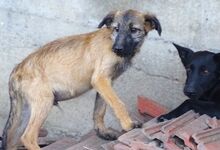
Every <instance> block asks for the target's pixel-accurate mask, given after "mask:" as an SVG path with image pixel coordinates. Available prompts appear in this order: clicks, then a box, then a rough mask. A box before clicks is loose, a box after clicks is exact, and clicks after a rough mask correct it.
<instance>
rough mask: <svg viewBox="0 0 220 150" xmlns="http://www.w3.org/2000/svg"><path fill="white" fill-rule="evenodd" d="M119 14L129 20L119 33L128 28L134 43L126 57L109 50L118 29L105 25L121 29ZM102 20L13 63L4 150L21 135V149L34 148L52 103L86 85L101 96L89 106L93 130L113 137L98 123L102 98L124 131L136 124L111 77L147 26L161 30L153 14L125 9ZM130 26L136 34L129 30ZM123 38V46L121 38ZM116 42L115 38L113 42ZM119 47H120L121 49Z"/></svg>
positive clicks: (10, 148) (135, 48)
mask: <svg viewBox="0 0 220 150" xmlns="http://www.w3.org/2000/svg"><path fill="white" fill-rule="evenodd" d="M109 19H110V20H109ZM123 19H127V20H126V22H130V24H129V25H131V23H132V24H133V26H135V27H133V29H130V28H129V29H128V30H127V31H125V33H126V32H129V33H130V32H132V33H131V35H130V34H129V35H128V34H127V36H130V37H131V39H133V40H136V41H137V42H138V43H137V44H136V45H135V46H133V47H132V46H131V47H132V48H133V50H132V51H134V52H132V55H131V54H130V53H129V54H126V56H125V55H124V53H123V52H120V53H118V52H116V51H114V50H115V49H114V48H113V45H114V44H115V43H116V42H117V41H118V40H121V39H119V38H117V37H118V36H121V35H122V33H120V32H119V31H118V29H116V28H115V27H113V26H111V25H113V24H118V25H119V24H121V25H120V29H121V30H122V28H121V27H126V24H123V23H126V22H123V21H124V20H123ZM103 25H106V26H107V27H104V28H102V29H99V30H97V31H95V32H91V33H87V34H82V35H74V36H69V37H65V38H61V39H58V40H55V41H52V42H50V43H48V44H46V45H45V46H43V47H42V48H39V49H38V50H37V51H36V52H34V53H32V54H30V55H29V56H28V57H27V58H25V59H24V60H23V61H22V62H21V63H20V64H18V65H17V66H16V67H15V68H14V70H13V71H12V73H11V76H10V81H9V94H10V99H11V110H10V116H9V119H8V121H7V124H6V127H5V130H4V134H3V148H4V149H6V150H15V149H16V145H17V143H18V141H19V140H21V141H22V143H23V144H24V145H25V147H26V148H27V149H29V150H39V149H40V147H39V146H38V144H37V138H38V132H39V129H40V127H41V126H42V124H43V122H44V121H45V119H46V117H47V115H48V113H49V111H50V110H51V107H52V106H53V104H54V103H57V102H58V101H61V100H68V99H71V98H74V97H76V96H78V95H81V94H82V93H84V92H86V91H88V90H90V89H91V88H94V89H95V90H96V91H97V92H98V93H99V94H100V95H101V97H102V98H103V99H104V101H103V100H102V99H101V100H100V98H98V97H99V96H97V100H96V106H95V110H94V121H95V128H96V130H97V133H98V135H100V136H101V137H103V138H105V139H114V138H116V137H117V136H118V135H117V133H116V132H114V131H113V130H111V129H107V128H105V126H104V121H103V117H104V114H105V108H106V104H105V103H107V104H108V105H110V107H111V108H112V109H113V110H114V112H115V115H116V117H117V118H118V119H119V120H120V123H121V126H122V128H123V129H124V130H125V131H128V130H131V129H132V128H133V127H136V126H137V124H135V123H134V122H132V120H131V118H130V117H129V114H128V112H127V111H126V108H125V105H124V104H123V102H122V101H121V100H120V99H119V97H118V96H117V94H116V93H115V91H114V90H113V88H112V79H114V78H116V77H117V76H118V75H120V74H121V72H123V71H124V70H125V69H126V68H127V66H128V65H129V64H130V60H131V58H132V57H133V54H135V53H136V52H137V51H138V50H139V48H140V46H141V44H142V43H143V39H144V36H145V35H146V33H147V32H148V31H150V30H152V29H156V30H158V32H159V33H160V32H161V27H160V24H159V21H158V20H157V19H156V17H155V16H153V15H149V14H142V13H140V12H137V11H133V10H128V11H125V12H115V13H111V15H107V16H106V17H105V18H104V19H103V21H102V22H101V24H100V26H99V27H102V26H103ZM120 29H119V30H120ZM135 29H136V30H137V32H136V33H134V31H130V30H135ZM123 33H124V32H123ZM143 34H144V35H143ZM114 37H115V38H114ZM117 39H118V40H117ZM121 41H122V43H119V44H118V45H119V46H120V44H122V45H123V40H121ZM124 41H125V44H124V45H126V39H125V40H124ZM130 43H131V41H130ZM127 44H129V42H128V43H127ZM118 45H117V43H116V46H118ZM123 50H124V51H126V49H124V48H123Z"/></svg>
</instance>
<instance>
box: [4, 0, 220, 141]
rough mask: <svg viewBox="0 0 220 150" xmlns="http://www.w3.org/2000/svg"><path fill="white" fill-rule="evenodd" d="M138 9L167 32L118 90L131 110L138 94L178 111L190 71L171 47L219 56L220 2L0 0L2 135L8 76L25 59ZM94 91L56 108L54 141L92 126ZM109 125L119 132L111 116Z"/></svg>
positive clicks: (150, 43)
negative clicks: (106, 19) (110, 14)
mask: <svg viewBox="0 0 220 150" xmlns="http://www.w3.org/2000/svg"><path fill="white" fill-rule="evenodd" d="M130 8H132V9H137V10H140V11H143V12H147V11H149V12H153V13H155V14H156V15H157V16H158V18H159V20H160V22H161V24H162V28H163V32H162V36H161V37H159V36H158V35H157V33H156V32H155V31H152V32H151V33H150V34H149V36H148V38H146V41H145V43H144V46H143V47H142V50H141V52H140V54H138V56H137V57H136V59H135V61H134V65H133V66H132V67H131V68H130V70H129V71H127V72H126V73H125V74H123V75H122V76H121V77H120V78H119V79H118V80H117V81H116V82H115V89H116V91H117V93H118V94H119V96H120V97H121V99H122V100H123V101H124V102H125V103H126V105H127V107H128V109H129V111H131V112H132V111H135V109H136V97H137V95H145V96H148V97H151V98H153V99H155V100H157V101H159V102H160V103H162V104H164V105H166V106H167V107H169V108H174V107H176V106H177V105H178V104H180V103H181V102H182V101H183V100H184V99H185V98H186V97H184V95H183V94H182V88H183V83H184V79H185V72H184V70H183V66H182V64H181V63H180V60H179V58H178V55H177V51H176V50H175V49H174V47H173V46H172V45H171V42H176V43H178V44H182V45H185V46H187V47H191V48H193V49H196V50H198V49H210V48H212V49H214V51H215V52H220V51H218V50H215V49H218V48H220V42H219V41H220V36H219V35H220V30H219V27H220V19H219V17H220V14H219V10H220V1H218V0H206V1H204V0H191V1H189V0H108V1H107V0H80V1H78V0H36V1H34V0H16V1H15V0H1V1H0V87H1V91H0V130H2V128H3V126H4V123H5V121H6V119H7V117H8V111H9V96H8V86H7V82H8V77H9V74H10V72H11V70H12V68H13V67H14V66H15V64H17V63H19V62H20V61H21V60H22V59H23V58H24V57H26V56H27V55H28V54H30V53H31V52H33V51H34V50H35V49H37V48H38V47H40V46H42V45H43V44H45V43H47V42H49V41H51V40H54V39H56V38H58V37H62V36H66V35H71V34H79V33H85V32H89V31H93V30H96V27H97V25H98V23H99V21H100V20H101V19H102V17H104V16H105V14H107V13H108V12H109V11H111V10H117V9H119V10H125V9H130ZM94 93H95V92H94V91H91V92H88V93H86V94H84V95H83V96H81V97H79V98H76V99H74V100H72V101H66V102H62V103H60V105H61V107H62V109H63V111H60V110H59V109H58V108H56V107H54V108H53V110H52V112H51V113H50V115H49V117H48V119H47V121H46V123H45V125H44V126H45V127H46V128H48V130H49V131H50V135H52V136H62V135H68V136H73V137H79V136H81V135H83V134H85V133H87V132H88V131H89V130H91V129H92V127H93V122H92V110H93V106H94V98H95V94H94ZM106 122H107V124H108V126H113V127H115V128H120V126H119V124H118V122H117V120H116V118H115V117H114V115H113V113H112V111H111V110H110V109H108V114H107V116H106Z"/></svg>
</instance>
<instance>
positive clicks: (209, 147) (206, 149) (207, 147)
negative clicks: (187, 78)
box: [197, 141, 220, 150]
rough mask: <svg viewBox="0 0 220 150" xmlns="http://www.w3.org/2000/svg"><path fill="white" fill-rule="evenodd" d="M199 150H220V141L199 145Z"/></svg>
mask: <svg viewBox="0 0 220 150" xmlns="http://www.w3.org/2000/svg"><path fill="white" fill-rule="evenodd" d="M197 148H198V150H219V149H220V141H213V142H211V143H207V144H203V143H201V144H199V145H198V147H197Z"/></svg>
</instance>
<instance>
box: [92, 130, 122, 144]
mask: <svg viewBox="0 0 220 150" xmlns="http://www.w3.org/2000/svg"><path fill="white" fill-rule="evenodd" d="M95 131H96V134H97V136H99V137H100V138H102V139H104V140H110V141H113V140H117V138H118V137H119V136H120V135H121V134H122V133H121V132H119V131H117V130H115V129H112V128H105V129H96V130H95Z"/></svg>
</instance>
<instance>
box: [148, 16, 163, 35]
mask: <svg viewBox="0 0 220 150" xmlns="http://www.w3.org/2000/svg"><path fill="white" fill-rule="evenodd" d="M144 18H145V30H146V32H148V31H149V30H153V29H155V30H157V32H158V34H159V35H161V32H162V28H161V25H160V22H159V20H158V19H157V17H156V16H154V15H150V14H146V15H144Z"/></svg>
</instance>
